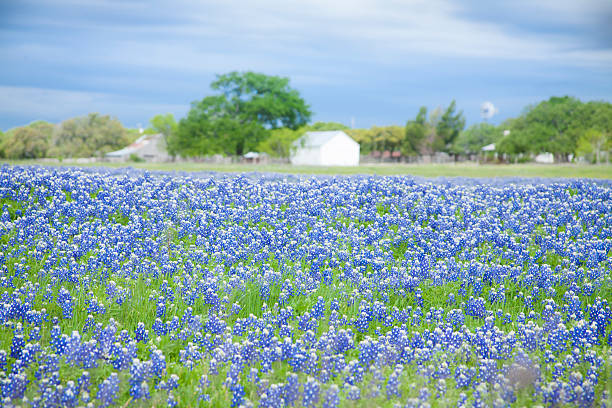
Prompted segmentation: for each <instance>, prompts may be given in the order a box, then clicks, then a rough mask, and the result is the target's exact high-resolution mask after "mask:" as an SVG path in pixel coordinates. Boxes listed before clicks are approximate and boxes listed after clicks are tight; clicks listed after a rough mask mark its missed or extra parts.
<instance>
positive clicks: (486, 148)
mask: <svg viewBox="0 0 612 408" xmlns="http://www.w3.org/2000/svg"><path fill="white" fill-rule="evenodd" d="M480 150H482V151H483V152H494V151H495V143H491V144H488V145H486V146H483V147H482V149H480Z"/></svg>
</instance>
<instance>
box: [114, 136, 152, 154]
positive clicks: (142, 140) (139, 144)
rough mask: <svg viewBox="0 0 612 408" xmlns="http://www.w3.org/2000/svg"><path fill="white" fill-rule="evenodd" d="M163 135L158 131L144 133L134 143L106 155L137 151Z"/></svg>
mask: <svg viewBox="0 0 612 408" xmlns="http://www.w3.org/2000/svg"><path fill="white" fill-rule="evenodd" d="M161 137H162V135H161V133H157V134H154V135H142V136H140V137H139V138H138V139H136V141H134V143H132V144H131V145H129V146H127V147H124V148H123V149H120V150H115V151H114V152H108V153H106V155H105V156H106V157H124V156H128V155H130V154H133V153H137V152H138V151H139V150H141V149H142V148H143V147H145V146H147V145H149V144H151V143H154V142H156V141H157V140H158V139H160V138H161Z"/></svg>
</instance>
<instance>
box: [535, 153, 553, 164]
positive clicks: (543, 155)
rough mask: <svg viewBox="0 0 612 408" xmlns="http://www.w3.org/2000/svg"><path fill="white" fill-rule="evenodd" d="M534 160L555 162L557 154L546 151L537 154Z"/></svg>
mask: <svg viewBox="0 0 612 408" xmlns="http://www.w3.org/2000/svg"><path fill="white" fill-rule="evenodd" d="M533 160H534V161H535V162H536V163H542V164H553V163H554V162H555V156H554V155H553V154H552V153H550V152H544V153H540V154H538V155H536V157H535V158H534V159H533Z"/></svg>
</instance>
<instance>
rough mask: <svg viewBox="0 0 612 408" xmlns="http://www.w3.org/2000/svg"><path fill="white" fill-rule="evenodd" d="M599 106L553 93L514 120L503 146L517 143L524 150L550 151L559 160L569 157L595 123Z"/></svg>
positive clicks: (517, 146) (526, 151)
mask: <svg viewBox="0 0 612 408" xmlns="http://www.w3.org/2000/svg"><path fill="white" fill-rule="evenodd" d="M596 110H597V108H596V107H595V106H584V104H583V103H582V102H580V101H579V100H578V99H576V98H572V97H569V96H564V97H552V98H550V99H548V100H547V101H542V102H540V103H539V104H537V105H535V106H530V107H528V108H527V109H526V110H525V112H524V113H523V114H522V115H521V116H519V117H518V118H516V119H515V120H513V121H512V122H511V126H510V127H509V130H510V131H511V133H510V135H509V137H507V138H504V139H505V140H506V142H505V143H502V144H501V145H500V147H503V148H504V149H506V147H508V148H510V147H512V146H514V148H520V150H522V151H521V153H531V154H538V153H542V152H551V153H553V154H554V155H555V156H556V157H557V159H558V160H561V161H566V160H567V159H568V156H569V155H570V154H571V153H574V152H575V150H576V146H577V142H578V138H579V137H580V135H581V134H582V133H583V132H584V131H585V130H586V129H588V128H590V127H592V126H591V122H592V116H593V114H594V112H595V111H596ZM510 150H512V149H510ZM504 152H505V151H504ZM505 153H508V152H505Z"/></svg>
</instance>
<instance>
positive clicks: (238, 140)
mask: <svg viewBox="0 0 612 408" xmlns="http://www.w3.org/2000/svg"><path fill="white" fill-rule="evenodd" d="M211 88H212V89H213V90H215V91H219V94H218V95H213V96H207V97H205V98H204V99H202V100H201V101H199V102H194V103H192V105H191V110H190V111H189V113H188V114H187V117H186V118H184V119H182V120H181V121H180V122H179V125H178V131H177V133H176V138H175V140H172V142H171V145H172V146H173V148H175V149H176V152H178V153H180V154H181V155H183V156H197V155H205V154H215V153H222V154H236V155H240V154H243V153H244V152H246V151H248V150H251V149H254V148H255V147H256V146H257V145H258V144H259V143H260V142H262V141H263V140H264V139H265V138H266V137H267V136H269V134H270V130H273V129H278V128H280V127H286V128H289V129H292V130H295V129H297V128H299V127H300V126H303V125H305V124H306V123H308V121H309V120H310V116H311V112H310V108H309V106H308V105H307V104H306V102H304V100H303V99H302V98H301V97H300V95H299V93H298V91H297V90H295V89H292V88H291V87H290V86H289V79H288V78H281V77H276V76H268V75H264V74H261V73H256V72H243V73H240V72H230V73H229V74H225V75H219V76H217V79H216V80H215V81H214V82H213V83H212V84H211Z"/></svg>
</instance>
